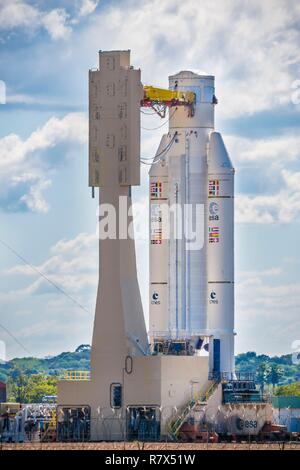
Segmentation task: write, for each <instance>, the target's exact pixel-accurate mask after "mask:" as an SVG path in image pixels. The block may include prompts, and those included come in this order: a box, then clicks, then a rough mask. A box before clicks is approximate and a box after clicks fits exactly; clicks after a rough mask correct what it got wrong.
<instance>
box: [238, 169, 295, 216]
mask: <svg viewBox="0 0 300 470" xmlns="http://www.w3.org/2000/svg"><path fill="white" fill-rule="evenodd" d="M281 175H282V177H283V180H284V187H283V188H282V189H280V190H279V191H278V192H277V193H275V194H270V195H258V196H248V195H244V194H238V195H237V196H236V222H237V223H256V224H257V223H258V224H270V223H290V222H298V223H299V222H300V185H294V184H293V181H295V180H298V181H299V180H300V172H297V173H291V172H289V171H287V170H282V171H281Z"/></svg>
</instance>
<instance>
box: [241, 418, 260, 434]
mask: <svg viewBox="0 0 300 470" xmlns="http://www.w3.org/2000/svg"><path fill="white" fill-rule="evenodd" d="M236 427H237V429H238V430H239V431H244V430H245V429H256V428H257V421H255V420H252V419H250V420H249V421H248V419H245V420H243V419H241V418H237V419H236Z"/></svg>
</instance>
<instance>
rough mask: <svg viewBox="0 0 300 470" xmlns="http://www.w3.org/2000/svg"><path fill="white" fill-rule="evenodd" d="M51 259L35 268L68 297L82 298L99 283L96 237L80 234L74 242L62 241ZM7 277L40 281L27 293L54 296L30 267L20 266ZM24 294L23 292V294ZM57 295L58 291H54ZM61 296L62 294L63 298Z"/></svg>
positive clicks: (27, 288)
mask: <svg viewBox="0 0 300 470" xmlns="http://www.w3.org/2000/svg"><path fill="white" fill-rule="evenodd" d="M50 251H51V256H50V257H49V258H48V259H46V260H45V261H44V262H43V263H41V264H40V265H38V266H35V268H36V270H37V271H39V272H40V273H42V274H44V275H45V276H47V277H48V278H49V279H50V280H51V281H53V282H55V283H56V284H58V285H59V286H61V287H62V288H63V289H65V290H66V292H68V293H76V294H77V295H81V294H82V293H84V291H85V290H86V289H87V287H91V286H95V285H96V283H97V269H98V261H97V260H98V254H97V253H98V243H97V237H96V233H95V234H87V233H80V234H78V235H77V236H76V237H75V238H73V239H71V240H65V239H63V240H60V241H58V242H57V243H56V244H55V245H54V246H53V247H51V250H50ZM7 274H21V275H23V276H29V277H34V278H36V279H35V280H34V281H33V282H32V283H31V284H30V285H29V286H28V287H26V288H25V291H26V292H28V293H31V294H34V293H43V292H44V290H43V289H44V288H45V292H47V293H48V292H49V289H50V291H52V292H53V289H54V288H53V286H52V285H51V284H49V283H48V282H47V281H46V280H45V279H44V278H43V277H41V276H40V275H39V274H38V273H37V272H36V271H35V270H34V269H32V267H30V266H29V265H24V264H21V265H17V266H14V267H12V268H10V269H9V270H8V271H7ZM22 292H23V291H22ZM54 292H55V294H57V293H56V291H55V290H54ZM59 295H60V294H59Z"/></svg>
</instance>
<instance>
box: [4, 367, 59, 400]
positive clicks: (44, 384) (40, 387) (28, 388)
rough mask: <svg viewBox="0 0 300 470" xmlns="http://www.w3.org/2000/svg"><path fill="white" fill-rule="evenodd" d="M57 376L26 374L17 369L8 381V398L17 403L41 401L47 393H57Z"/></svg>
mask: <svg viewBox="0 0 300 470" xmlns="http://www.w3.org/2000/svg"><path fill="white" fill-rule="evenodd" d="M57 380H58V378H57V377H51V376H45V375H42V374H33V375H25V374H23V373H22V372H20V370H18V369H15V371H14V373H13V374H12V376H11V377H10V378H9V379H8V382H7V391H8V400H9V401H12V402H17V403H39V402H41V400H42V398H43V397H44V396H46V395H57V391H56V386H57Z"/></svg>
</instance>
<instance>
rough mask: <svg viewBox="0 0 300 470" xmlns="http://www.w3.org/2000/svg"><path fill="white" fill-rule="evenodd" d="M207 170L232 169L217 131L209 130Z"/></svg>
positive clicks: (226, 170)
mask: <svg viewBox="0 0 300 470" xmlns="http://www.w3.org/2000/svg"><path fill="white" fill-rule="evenodd" d="M208 169H209V172H210V173H211V172H218V173H220V172H221V173H226V172H229V173H232V171H233V170H234V168H233V165H232V163H231V160H230V158H229V155H228V152H227V150H226V147H225V144H224V142H223V139H222V136H221V134H220V133H219V132H211V133H210V137H209V150H208Z"/></svg>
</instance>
